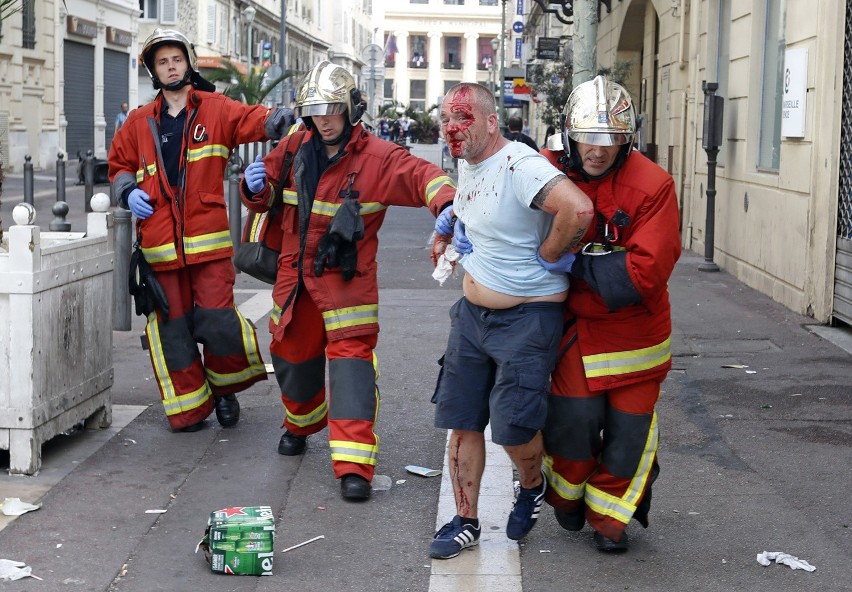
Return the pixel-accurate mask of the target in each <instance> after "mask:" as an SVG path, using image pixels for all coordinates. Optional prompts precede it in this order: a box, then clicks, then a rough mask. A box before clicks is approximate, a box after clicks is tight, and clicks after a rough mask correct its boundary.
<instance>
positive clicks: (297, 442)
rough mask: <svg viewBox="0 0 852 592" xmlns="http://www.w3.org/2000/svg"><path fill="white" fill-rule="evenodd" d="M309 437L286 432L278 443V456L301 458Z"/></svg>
mask: <svg viewBox="0 0 852 592" xmlns="http://www.w3.org/2000/svg"><path fill="white" fill-rule="evenodd" d="M307 440H308V437H307V436H297V435H296V434H291V433H290V432H289V431H287V430H285V431H284V434H283V435H282V436H281V439H280V440H279V441H278V454H283V455H284V456H299V455H300V454H302V453H303V452H304V451H305V447H306V446H307Z"/></svg>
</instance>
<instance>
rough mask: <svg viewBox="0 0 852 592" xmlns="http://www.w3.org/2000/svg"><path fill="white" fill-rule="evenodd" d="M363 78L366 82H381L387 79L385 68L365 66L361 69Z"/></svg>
mask: <svg viewBox="0 0 852 592" xmlns="http://www.w3.org/2000/svg"><path fill="white" fill-rule="evenodd" d="M361 76H363V77H364V79H365V80H379V79H382V78H384V77H385V67H384V66H364V67H363V68H361Z"/></svg>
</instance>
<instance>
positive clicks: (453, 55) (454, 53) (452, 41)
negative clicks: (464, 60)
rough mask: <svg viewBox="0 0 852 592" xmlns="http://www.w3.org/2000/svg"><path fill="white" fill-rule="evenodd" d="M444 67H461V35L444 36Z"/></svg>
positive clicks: (454, 68) (453, 68)
mask: <svg viewBox="0 0 852 592" xmlns="http://www.w3.org/2000/svg"><path fill="white" fill-rule="evenodd" d="M444 56H445V62H444V67H445V68H450V69H452V70H458V69H460V68H461V37H446V38H445V39H444Z"/></svg>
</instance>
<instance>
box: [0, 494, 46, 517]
mask: <svg viewBox="0 0 852 592" xmlns="http://www.w3.org/2000/svg"><path fill="white" fill-rule="evenodd" d="M39 508H41V504H37V505H33V504H29V503H27V502H22V501H21V498H18V497H7V498H6V499H5V500H3V503H2V504H0V510H2V511H3V514H5V515H6V516H20V515H21V514H26V513H27V512H32V511H33V510H38V509H39Z"/></svg>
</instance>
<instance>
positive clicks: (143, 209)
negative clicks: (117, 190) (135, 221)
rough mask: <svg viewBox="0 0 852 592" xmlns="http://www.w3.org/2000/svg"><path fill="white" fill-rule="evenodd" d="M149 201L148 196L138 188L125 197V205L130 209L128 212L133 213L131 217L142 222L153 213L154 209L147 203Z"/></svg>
mask: <svg viewBox="0 0 852 592" xmlns="http://www.w3.org/2000/svg"><path fill="white" fill-rule="evenodd" d="M149 201H151V198H150V197H149V196H148V194H147V193H145V192H144V191H142V190H141V189H139V188H138V187H137V188H136V189H134V190H133V191H131V192H130V193H129V194H128V196H127V205H128V207H129V208H130V211H131V212H133V215H134V216H136V217H137V218H139V219H140V220H144V219H145V218H147V217H148V216H150V215H151V214H153V213H154V208H152V207H151V204H150V203H148V202H149Z"/></svg>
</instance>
